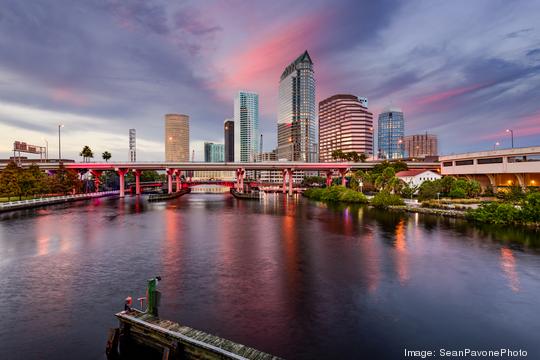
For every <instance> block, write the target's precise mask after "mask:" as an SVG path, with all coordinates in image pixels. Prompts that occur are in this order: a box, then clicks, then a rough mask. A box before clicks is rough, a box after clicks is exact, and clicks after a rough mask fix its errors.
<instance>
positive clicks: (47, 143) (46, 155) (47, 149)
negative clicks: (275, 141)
mask: <svg viewBox="0 0 540 360" xmlns="http://www.w3.org/2000/svg"><path fill="white" fill-rule="evenodd" d="M42 139H43V141H45V162H49V142H48V141H47V139H45V138H42Z"/></svg>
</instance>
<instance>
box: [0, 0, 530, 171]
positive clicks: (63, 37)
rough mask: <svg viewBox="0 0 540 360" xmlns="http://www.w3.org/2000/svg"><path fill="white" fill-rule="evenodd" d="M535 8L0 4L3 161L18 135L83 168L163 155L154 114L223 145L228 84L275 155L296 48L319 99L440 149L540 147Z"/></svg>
mask: <svg viewBox="0 0 540 360" xmlns="http://www.w3.org/2000/svg"><path fill="white" fill-rule="evenodd" d="M539 14H540V1H534V0H531V1H525V0H524V1H496V0H489V1H481V0H476V1H468V0H467V1H413V0H411V1H390V0H379V1H358V0H357V1H355V0H347V1H345V0H311V1H281V0H272V1H262V0H252V1H245V0H224V1H206V0H199V1H158V0H144V1H134V0H84V1H73V0H48V1H45V0H41V1H40V0H25V1H21V0H0V157H1V158H5V157H8V156H9V155H10V154H11V149H12V147H13V142H14V141H16V140H19V141H25V142H27V143H30V144H36V145H45V143H46V142H48V146H49V154H50V157H57V153H58V124H60V123H62V124H64V125H65V126H64V127H63V128H62V155H63V157H64V158H72V159H80V157H79V155H78V154H79V152H80V150H81V149H82V147H83V146H84V145H88V146H90V147H91V148H92V149H93V150H94V153H95V160H99V159H100V157H101V153H102V152H103V151H106V150H107V151H109V152H111V153H112V160H118V161H125V160H127V158H128V129H129V128H136V129H137V157H138V160H163V159H164V145H163V138H164V115H165V114H167V113H183V114H187V115H189V116H190V139H191V148H192V149H194V150H195V160H196V161H197V160H199V161H202V160H203V143H204V141H213V142H220V143H223V121H224V120H225V119H226V118H231V117H232V114H233V99H234V96H235V94H236V93H237V92H238V91H239V90H249V91H255V92H258V93H259V104H260V105H259V106H260V130H261V132H262V134H263V136H264V148H265V150H271V149H273V148H275V147H276V128H277V125H276V123H277V95H278V86H279V77H280V75H281V72H282V71H283V69H284V68H285V67H286V66H287V65H288V64H289V63H290V62H292V61H293V60H294V59H295V58H296V57H297V56H298V55H300V54H301V53H302V52H303V51H305V50H308V51H309V53H310V55H311V58H312V60H313V62H314V71H315V79H316V97H317V101H320V100H323V99H325V98H327V97H329V96H331V95H334V94H338V93H348V94H353V95H358V96H366V97H367V98H368V99H369V109H370V111H372V112H373V113H374V122H375V124H376V122H377V121H376V119H377V116H378V114H379V113H380V112H381V111H382V109H383V108H384V107H386V106H388V105H393V106H399V107H401V108H402V109H403V111H404V114H405V121H406V123H405V133H406V135H408V134H415V133H425V132H429V133H434V134H436V135H438V137H439V147H440V153H441V154H451V153H459V152H464V151H475V150H485V149H493V148H494V144H495V143H496V142H499V143H500V146H499V147H509V146H510V136H509V135H508V133H506V132H505V129H507V128H511V129H513V130H514V142H515V146H532V145H540V21H539Z"/></svg>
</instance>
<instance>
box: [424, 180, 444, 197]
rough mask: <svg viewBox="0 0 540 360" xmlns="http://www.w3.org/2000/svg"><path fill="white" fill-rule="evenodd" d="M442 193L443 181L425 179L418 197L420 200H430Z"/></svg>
mask: <svg viewBox="0 0 540 360" xmlns="http://www.w3.org/2000/svg"><path fill="white" fill-rule="evenodd" d="M440 193H441V181H440V180H432V181H429V180H428V181H424V182H423V183H422V184H421V185H420V188H419V189H418V199H420V200H422V201H423V200H430V199H435V198H436V197H437V194H440Z"/></svg>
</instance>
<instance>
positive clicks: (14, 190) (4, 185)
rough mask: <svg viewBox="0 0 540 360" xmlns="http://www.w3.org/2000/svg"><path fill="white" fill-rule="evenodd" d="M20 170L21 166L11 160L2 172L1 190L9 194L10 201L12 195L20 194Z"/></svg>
mask: <svg viewBox="0 0 540 360" xmlns="http://www.w3.org/2000/svg"><path fill="white" fill-rule="evenodd" d="M20 172H21V168H19V167H18V166H17V164H15V162H13V161H10V162H9V163H8V164H7V165H6V167H5V168H4V170H3V171H2V172H1V173H0V191H1V193H2V194H3V195H7V197H8V201H9V200H11V197H12V196H17V195H19V196H20V193H21V187H20V184H19V174H20Z"/></svg>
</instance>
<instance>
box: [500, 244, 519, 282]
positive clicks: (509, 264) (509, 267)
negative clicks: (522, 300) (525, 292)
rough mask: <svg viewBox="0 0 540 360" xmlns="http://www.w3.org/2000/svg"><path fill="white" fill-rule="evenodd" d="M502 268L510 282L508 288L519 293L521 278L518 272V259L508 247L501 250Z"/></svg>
mask: <svg viewBox="0 0 540 360" xmlns="http://www.w3.org/2000/svg"><path fill="white" fill-rule="evenodd" d="M501 268H502V270H503V272H504V274H505V276H506V278H507V280H508V286H509V287H510V288H511V289H512V291H515V292H518V291H519V276H518V272H517V271H516V259H515V257H514V253H513V252H512V250H510V249H509V248H506V247H502V248H501Z"/></svg>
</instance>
